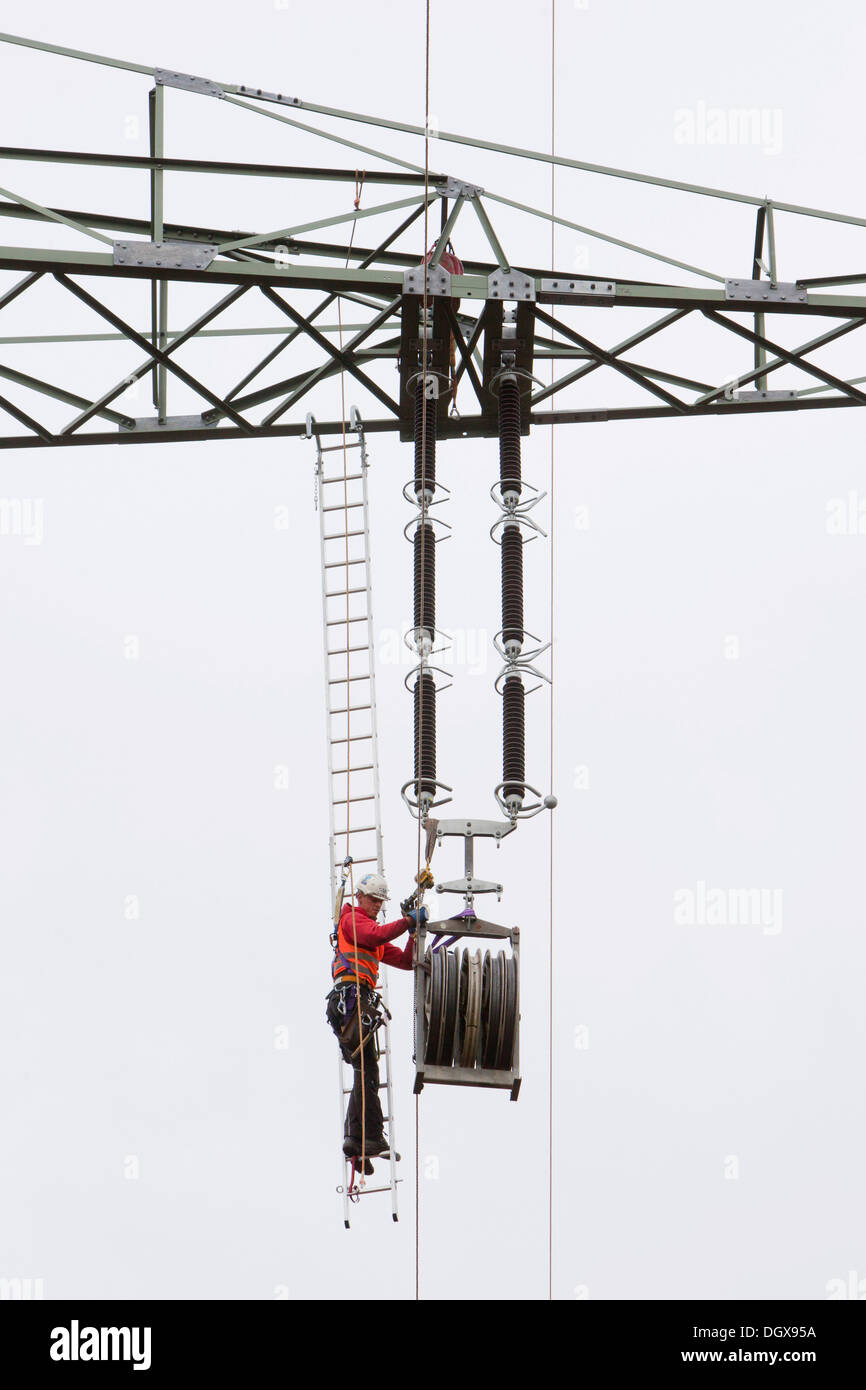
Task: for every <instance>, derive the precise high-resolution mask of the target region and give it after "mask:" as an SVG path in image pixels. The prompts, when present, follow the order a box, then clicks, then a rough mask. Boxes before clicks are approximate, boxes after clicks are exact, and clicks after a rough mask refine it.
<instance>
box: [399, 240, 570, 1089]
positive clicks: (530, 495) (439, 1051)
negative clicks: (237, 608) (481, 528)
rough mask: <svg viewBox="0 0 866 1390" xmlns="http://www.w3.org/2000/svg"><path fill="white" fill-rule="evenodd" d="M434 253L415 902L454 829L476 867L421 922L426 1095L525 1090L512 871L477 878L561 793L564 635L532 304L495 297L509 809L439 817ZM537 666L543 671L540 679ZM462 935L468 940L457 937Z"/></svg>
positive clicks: (428, 286)
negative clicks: (550, 552) (528, 730)
mask: <svg viewBox="0 0 866 1390" xmlns="http://www.w3.org/2000/svg"><path fill="white" fill-rule="evenodd" d="M429 262H430V257H428V261H427V263H425V266H423V267H419V269H418V270H417V271H412V272H408V273H407V276H406V285H405V289H406V291H407V293H405V294H404V309H403V336H402V345H401V353H402V362H401V370H402V372H403V385H404V391H408V392H411V394H412V416H411V421H412V436H411V437H412V442H413V444H414V451H415V469H414V475H413V478H412V480H411V482H409V483H407V484H406V487H405V488H404V497H405V498H406V500H407V501H409V503H410V504H411V505H413V506H414V508H415V515H414V516H413V518H412V520H411V521H410V522H409V523H408V524H407V526H406V528H405V531H404V534H405V535H406V538H407V540H409V541H410V542H411V545H412V548H413V584H414V615H413V627H412V629H411V631H410V632H409V633H408V635H407V638H406V640H407V644H408V645H409V647H410V648H411V650H412V651H413V652H414V654H415V655H416V656H417V664H416V665H415V666H414V668H413V669H412V670H411V671H410V672H409V674H408V676H407V677H406V685H407V688H408V689H409V690H410V693H411V695H412V700H413V710H414V775H413V776H412V777H411V778H410V779H409V780H408V781H407V782H406V783H405V784H404V786H403V788H402V794H403V799H404V801H405V802H406V804H407V806H408V807H409V809H410V811H411V812H412V814H413V815H414V816H416V817H417V818H418V820H419V821H420V823H421V826H422V828H423V829H424V830H425V831H426V868H425V869H424V870H423V871H422V873H421V874H420V875H419V882H418V888H417V889H416V891H415V893H414V894H413V895H412V898H411V899H408V900H407V902H406V903H405V904H404V908H405V907H408V906H409V905H414V904H415V903H416V902H420V901H421V900H422V899H423V895H424V892H425V890H426V889H427V888H429V887H432V886H433V875H432V873H431V872H430V859H431V856H432V853H433V850H434V849H435V847H436V846H437V844H441V843H442V841H443V840H445V839H451V838H455V839H456V838H460V839H462V840H463V844H464V873H463V877H462V878H458V879H453V880H450V881H447V882H440V883H437V884H436V885H435V886H436V891H437V893H455V894H459V895H461V896H462V898H463V903H464V906H463V909H462V910H461V911H459V912H456V913H455V914H454V915H452V916H450V917H447V918H444V919H442V920H439V921H435V922H431V923H430V924H429V926H427V925H422V926H420V927H419V928H418V930H417V932H416V952H415V959H416V965H415V996H414V1024H415V1087H414V1089H415V1092H416V1094H417V1093H418V1092H419V1091H420V1090H421V1089H422V1088H423V1086H424V1085H425V1083H428V1082H431V1083H438V1084H442V1085H455V1086H486V1087H493V1088H499V1089H505V1090H509V1091H510V1093H511V1099H512V1100H516V1099H517V1095H518V1092H519V1089H520V1063H519V1056H520V1047H519V1019H520V931H519V928H518V927H516V926H515V927H504V926H500V925H499V924H497V923H495V922H490V921H487V920H486V919H484V918H482V917H480V916H479V915H478V913H477V911H476V907H475V899H476V897H477V896H478V895H479V894H484V893H496V895H497V899H499V898H500V897H501V894H502V891H503V889H502V884H501V883H498V882H490V881H487V880H486V879H481V878H478V877H476V874H475V843H476V841H477V840H479V839H482V840H488V839H489V840H493V842H494V843H495V845H496V846H497V848H498V847H499V845H500V844H501V842H502V840H503V839H504V838H505V837H506V836H507V835H510V834H512V833H513V831H514V830H515V829H516V827H517V824H518V822H519V821H520V820H523V819H526V818H527V817H530V816H534V815H537V814H538V813H539V812H540V811H542V810H549V809H552V808H553V807H554V806H555V805H556V798H555V797H553V796H551V795H548V796H544V797H542V795H541V793H540V792H538V791H537V790H536V789H535V788H534V787H532V786H531V785H530V784H529V783H528V782H527V780H526V736H525V701H526V696H527V694H531V693H532V691H533V690H537V689H538V688H539V686H540V685H541V683H542V682H545V681H548V680H549V678H548V677H547V676H546V675H545V674H544V672H543V671H541V670H540V669H539V668H538V666H537V665H536V662H537V660H538V658H539V657H540V656H542V654H543V653H544V652H545V651H547V649H548V648H549V646H550V643H549V642H548V643H543V642H542V641H541V640H540V639H539V638H536V637H534V636H533V634H532V633H530V632H528V631H527V630H526V628H525V625H524V615H523V551H524V545H525V544H526V542H527V540H528V539H533V538H534V536H536V535H544V534H545V533H544V532H543V531H542V528H541V527H540V526H539V524H538V523H537V522H536V521H535V520H534V519H533V517H532V516H531V515H530V514H531V512H532V510H533V508H535V507H536V506H537V504H538V503H539V502H540V501H541V500H542V498H543V497H544V496H545V494H544V493H540V492H539V491H538V490H537V489H536V488H534V487H533V486H532V485H531V484H529V483H527V482H526V481H525V480H524V479H523V475H522V460H521V434H522V432H523V431H522V422H521V397H522V395H523V394H524V393H525V392H526V390H527V387H528V384H529V381H531V379H532V378H531V376H530V373H529V371H528V370H527V368H526V366H525V365H522V363H523V362H525V348H526V334H525V327H526V320H525V318H524V317H523V315H522V314H521V309H523V308H524V306H522V305H518V306H517V307H515V308H514V309H510V310H509V309H506V308H505V306H504V304H502V303H501V302H500V303H498V304H496V305H495V306H494V305H490V304H488V306H487V310H493V311H494V312H493V313H491V314H490V315H488V321H487V324H486V326H487V334H486V338H485V359H486V362H487V367H488V370H487V372H486V373H485V375H486V376H487V382H486V389H487V390H488V392H489V393H490V395H491V397H492V398H493V400H494V402H495V403H494V406H493V408H494V409H495V410H496V412H497V413H496V428H497V431H498V436H499V479H498V481H497V482H495V483H494V484H493V485H492V487H491V490H490V492H491V497H492V499H493V501H494V502H495V504H496V506H497V508H498V511H499V515H498V516H497V518H496V520H495V521H494V523H493V525H492V526H491V528H490V535H491V538H492V539H493V540H494V541H495V542H496V544H497V545H498V546H499V550H500V570H501V602H502V608H501V614H502V626H501V628H500V630H499V632H497V634H496V636H495V637H494V639H493V643H494V647H495V649H496V652H497V654H498V655H499V657H500V658H501V660H502V668H501V670H500V671H499V674H498V675H497V677H496V680H495V689H496V691H497V693H498V694H499V695H500V696H501V699H502V778H501V780H500V781H499V782H498V784H497V785H496V787H495V789H494V796H495V799H496V803H497V805H498V807H499V810H500V812H501V813H502V817H501V818H500V819H496V820H491V819H483V818H477V817H473V818H470V819H463V820H457V819H442V818H436V817H434V816H433V815H431V812H433V811H434V810H435V809H436V808H438V807H439V806H442V805H444V804H445V803H446V802H449V801H450V800H451V796H450V793H451V790H452V788H451V787H450V786H448V785H446V784H445V783H444V782H442V781H440V780H439V776H438V770H437V745H436V733H437V727H436V713H437V711H436V705H437V696H438V694H439V692H440V690H442V689H445V688H447V687H446V684H445V682H444V681H443V676H444V675H445V673H444V672H443V671H442V669H441V668H440V667H437V666H436V665H435V662H434V660H433V657H434V656H435V653H436V652H437V651H441V650H442V648H443V644H444V643H445V642H447V640H448V639H447V636H446V634H445V633H443V632H440V631H439V629H438V628H437V626H436V551H437V546H438V544H439V542H440V541H441V540H442V539H444V538H445V537H446V536H447V534H448V530H449V528H448V525H447V523H446V522H444V521H442V520H441V518H439V516H438V511H437V510H436V509H438V507H439V506H440V505H441V504H442V503H443V502H445V501H447V499H448V495H449V494H448V490H447V489H446V488H444V487H443V486H442V484H441V483H440V482H439V481H438V479H437V476H436V439H437V422H438V420H439V419H440V418H441V417H442V413H443V411H444V410H445V409H446V408H447V402H448V400H449V399H451V400H452V401H453V356H452V354H453V349H452V347H451V345H452V344H453V336H452V333H453V328H454V326H455V305H454V302H453V300H451V299H450V298H449V296H448V282H449V280H450V277H449V276H448V275H447V272H444V271H442V270H441V269H438V268H437V267H435V266H431V265H430V264H429ZM425 275H426V283H425V281H424V278H423V277H424V276H425ZM425 291H426V292H425ZM505 297H506V296H505V295H503V298H505ZM485 313H486V310H485ZM521 319H522V320H523V322H521ZM449 356H452V362H449ZM446 383H447V384H446ZM452 408H453V407H452ZM527 679H530V680H533V681H534V682H535V683H534V684H532V685H531V686H529V688H527V685H526V684H525V682H526V680H527ZM428 938H429V940H428ZM478 942H481V943H483V947H482V946H479V945H477V944H476V943H478ZM455 943H460V944H459V945H458V946H456V947H455Z"/></svg>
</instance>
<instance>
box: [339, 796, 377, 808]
mask: <svg viewBox="0 0 866 1390" xmlns="http://www.w3.org/2000/svg"><path fill="white" fill-rule="evenodd" d="M375 800H376V798H375V796H341V797H338V798H337V800H336V801H335V802H334V805H335V806H354V805H355V803H356V802H358V801H375Z"/></svg>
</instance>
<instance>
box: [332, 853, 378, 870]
mask: <svg viewBox="0 0 866 1390" xmlns="http://www.w3.org/2000/svg"><path fill="white" fill-rule="evenodd" d="M377 862H378V861H377V859H376V856H375V854H374V855H368V856H367V858H366V859H355V858H354V857H353V859H352V863H353V864H375V863H377ZM334 867H335V868H336V869H342V867H343V861H342V859H338V860H336V861H335V863H334Z"/></svg>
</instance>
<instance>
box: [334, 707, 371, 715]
mask: <svg viewBox="0 0 866 1390" xmlns="http://www.w3.org/2000/svg"><path fill="white" fill-rule="evenodd" d="M372 708H373V706H372V705H346V706H344V708H343V709H329V710H328V713H329V714H356V713H357V712H358V711H359V710H365V709H372Z"/></svg>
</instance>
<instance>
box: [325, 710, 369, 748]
mask: <svg viewBox="0 0 866 1390" xmlns="http://www.w3.org/2000/svg"><path fill="white" fill-rule="evenodd" d="M331 713H332V714H336V713H337V711H336V710H332V711H331ZM372 737H373V735H372V734H349V737H348V738H330V739H328V742H329V743H330V744H332V745H336V744H338V743H358V742H359V741H360V740H361V739H363V738H372Z"/></svg>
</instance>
